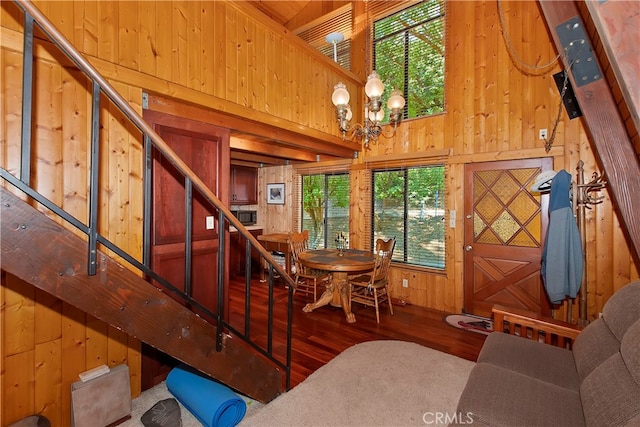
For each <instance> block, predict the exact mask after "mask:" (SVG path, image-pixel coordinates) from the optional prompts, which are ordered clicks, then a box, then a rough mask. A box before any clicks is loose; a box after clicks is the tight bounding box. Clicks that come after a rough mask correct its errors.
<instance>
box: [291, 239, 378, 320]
mask: <svg viewBox="0 0 640 427" xmlns="http://www.w3.org/2000/svg"><path fill="white" fill-rule="evenodd" d="M298 258H299V260H300V262H301V263H302V264H303V265H304V266H306V267H308V268H313V269H316V270H324V271H328V272H331V282H330V283H329V284H328V285H327V289H326V290H325V291H324V293H323V294H322V295H321V296H320V298H318V300H317V301H315V302H313V303H309V304H307V305H305V306H304V308H303V309H302V311H304V312H306V313H309V312H312V311H313V310H315V309H316V308H318V307H323V306H325V305H327V304H329V303H331V302H333V301H335V302H336V303H337V305H339V306H342V309H343V311H344V314H345V316H346V317H347V322H348V323H354V322H355V321H356V316H355V315H354V314H353V313H352V312H351V307H349V293H348V292H349V275H350V274H357V273H364V272H367V271H372V270H373V267H374V266H375V262H376V259H375V256H374V254H373V253H371V252H367V251H360V250H356V249H345V250H341V251H339V250H337V249H316V250H307V251H304V252H302V253H300V255H299V256H298Z"/></svg>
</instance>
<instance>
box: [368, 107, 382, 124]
mask: <svg viewBox="0 0 640 427" xmlns="http://www.w3.org/2000/svg"><path fill="white" fill-rule="evenodd" d="M369 120H371V121H372V122H381V121H382V120H384V108H380V110H378V111H377V112H376V111H369Z"/></svg>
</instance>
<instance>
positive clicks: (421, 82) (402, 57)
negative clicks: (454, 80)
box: [373, 0, 445, 119]
mask: <svg viewBox="0 0 640 427" xmlns="http://www.w3.org/2000/svg"><path fill="white" fill-rule="evenodd" d="M444 29H445V1H444V0H427V1H424V2H421V3H419V4H417V5H415V6H412V7H409V8H407V9H404V10H401V11H400V12H397V13H394V14H393V15H390V16H387V17H385V18H383V19H380V20H377V21H375V22H374V24H373V50H374V51H373V63H374V64H375V67H374V68H375V70H376V71H377V72H378V74H379V75H380V78H381V79H382V81H383V82H384V83H385V85H387V87H388V88H389V90H385V95H386V96H387V97H388V96H389V94H390V93H391V90H392V89H400V90H401V91H402V92H403V93H404V98H405V99H406V101H407V103H406V105H405V111H404V117H403V118H405V119H407V118H414V117H421V116H427V115H431V114H437V113H442V112H443V111H444V62H445V56H444V46H445V39H444ZM385 95H383V96H385ZM386 102H387V99H386V98H385V99H383V105H385V104H386Z"/></svg>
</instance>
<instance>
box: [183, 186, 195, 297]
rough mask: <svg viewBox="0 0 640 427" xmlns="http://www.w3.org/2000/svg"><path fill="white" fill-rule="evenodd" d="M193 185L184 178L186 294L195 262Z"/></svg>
mask: <svg viewBox="0 0 640 427" xmlns="http://www.w3.org/2000/svg"><path fill="white" fill-rule="evenodd" d="M192 215H193V185H192V183H191V178H189V177H188V176H185V177H184V233H185V235H184V293H185V294H187V295H188V296H189V297H191V296H193V295H192V292H191V264H192V262H193V248H192V243H193V233H192V231H193V218H192Z"/></svg>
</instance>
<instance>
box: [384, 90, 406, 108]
mask: <svg viewBox="0 0 640 427" xmlns="http://www.w3.org/2000/svg"><path fill="white" fill-rule="evenodd" d="M404 104H405V100H404V97H403V96H402V92H400V91H399V90H398V89H394V90H393V91H392V92H391V96H390V97H389V101H387V107H389V109H391V110H401V109H403V108H404Z"/></svg>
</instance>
